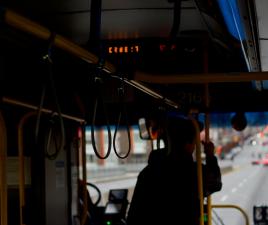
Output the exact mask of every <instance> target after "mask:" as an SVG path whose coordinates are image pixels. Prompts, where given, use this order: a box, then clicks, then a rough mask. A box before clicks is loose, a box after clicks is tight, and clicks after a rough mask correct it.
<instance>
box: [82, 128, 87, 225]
mask: <svg viewBox="0 0 268 225" xmlns="http://www.w3.org/2000/svg"><path fill="white" fill-rule="evenodd" d="M81 131H82V138H81V147H82V154H81V155H82V179H83V180H82V185H83V202H84V207H83V212H82V215H81V225H85V224H86V220H87V209H88V202H87V160H86V125H85V124H83V125H82V129H81Z"/></svg>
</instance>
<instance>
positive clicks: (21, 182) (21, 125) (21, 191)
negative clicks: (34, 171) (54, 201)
mask: <svg viewBox="0 0 268 225" xmlns="http://www.w3.org/2000/svg"><path fill="white" fill-rule="evenodd" d="M33 115H36V112H35V111H33V112H28V113H26V114H25V115H24V116H23V117H22V118H21V120H20V122H19V124H18V151H19V200H20V224H21V225H22V224H25V223H24V219H23V209H24V207H25V174H24V152H23V151H24V150H23V147H24V146H23V145H24V143H23V128H24V124H25V122H26V121H27V120H28V119H29V118H30V117H31V116H33Z"/></svg>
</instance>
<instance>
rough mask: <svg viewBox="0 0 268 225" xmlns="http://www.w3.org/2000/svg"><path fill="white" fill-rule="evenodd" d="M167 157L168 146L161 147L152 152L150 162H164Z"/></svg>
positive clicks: (150, 163)
mask: <svg viewBox="0 0 268 225" xmlns="http://www.w3.org/2000/svg"><path fill="white" fill-rule="evenodd" d="M166 157H167V149H166V148H161V149H157V150H152V151H151V152H150V155H149V158H148V164H149V165H152V164H158V163H163V161H164V160H165V159H166Z"/></svg>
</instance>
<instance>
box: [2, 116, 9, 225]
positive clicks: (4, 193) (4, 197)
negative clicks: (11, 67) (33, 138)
mask: <svg viewBox="0 0 268 225" xmlns="http://www.w3.org/2000/svg"><path fill="white" fill-rule="evenodd" d="M6 161H7V134H6V125H5V121H4V118H3V115H2V113H1V112H0V225H7V221H8V220H7V176H6Z"/></svg>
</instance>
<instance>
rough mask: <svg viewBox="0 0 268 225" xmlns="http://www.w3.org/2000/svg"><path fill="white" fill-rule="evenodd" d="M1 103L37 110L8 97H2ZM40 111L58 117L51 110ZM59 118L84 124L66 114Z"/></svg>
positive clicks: (36, 107)
mask: <svg viewBox="0 0 268 225" xmlns="http://www.w3.org/2000/svg"><path fill="white" fill-rule="evenodd" d="M2 101H3V102H4V103H8V104H11V105H17V106H21V107H24V108H27V109H32V110H38V109H39V107H38V106H35V105H32V104H29V103H26V102H23V101H19V100H16V99H13V98H9V97H3V98H2ZM41 111H42V112H45V113H48V114H53V113H54V115H58V114H57V113H56V112H54V110H51V109H46V108H42V109H41ZM61 116H62V117H63V118H65V119H69V120H73V121H76V122H79V123H84V122H85V120H84V119H82V118H79V117H75V116H71V115H67V114H64V113H62V114H61Z"/></svg>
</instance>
